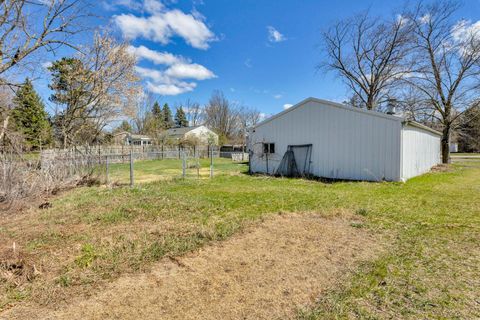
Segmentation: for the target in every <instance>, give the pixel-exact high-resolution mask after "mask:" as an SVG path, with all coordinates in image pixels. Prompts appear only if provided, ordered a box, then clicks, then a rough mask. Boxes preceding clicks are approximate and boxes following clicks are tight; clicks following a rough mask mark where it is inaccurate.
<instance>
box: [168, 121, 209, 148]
mask: <svg viewBox="0 0 480 320" xmlns="http://www.w3.org/2000/svg"><path fill="white" fill-rule="evenodd" d="M165 138H166V139H168V140H170V141H175V142H190V143H194V144H197V145H208V144H213V145H217V144H218V135H217V134H216V133H215V132H213V131H212V130H210V129H208V128H207V127H206V126H204V125H200V126H194V127H180V128H171V129H168V130H167V131H165Z"/></svg>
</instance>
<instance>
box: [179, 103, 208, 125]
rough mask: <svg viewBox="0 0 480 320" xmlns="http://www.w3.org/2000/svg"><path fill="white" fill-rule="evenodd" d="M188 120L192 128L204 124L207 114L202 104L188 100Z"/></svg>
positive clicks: (186, 108)
mask: <svg viewBox="0 0 480 320" xmlns="http://www.w3.org/2000/svg"><path fill="white" fill-rule="evenodd" d="M184 108H185V113H186V115H187V120H188V122H189V124H190V125H191V126H198V125H200V124H202V123H203V121H204V117H205V113H204V110H203V108H202V107H201V106H200V103H198V102H194V101H191V100H190V99H187V101H185V104H184Z"/></svg>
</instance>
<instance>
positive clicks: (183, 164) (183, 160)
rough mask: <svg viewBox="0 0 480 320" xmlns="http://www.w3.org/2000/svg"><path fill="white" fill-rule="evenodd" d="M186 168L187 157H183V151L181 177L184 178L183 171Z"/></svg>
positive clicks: (183, 154) (183, 155)
mask: <svg viewBox="0 0 480 320" xmlns="http://www.w3.org/2000/svg"><path fill="white" fill-rule="evenodd" d="M186 169H187V159H186V157H185V151H183V153H182V178H183V179H185V173H186V172H185V171H186Z"/></svg>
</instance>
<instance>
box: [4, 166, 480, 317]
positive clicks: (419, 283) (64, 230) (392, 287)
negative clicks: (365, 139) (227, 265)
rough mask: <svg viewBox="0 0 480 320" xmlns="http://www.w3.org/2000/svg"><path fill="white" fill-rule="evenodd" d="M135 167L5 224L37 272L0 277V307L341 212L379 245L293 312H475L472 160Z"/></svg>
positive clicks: (478, 269) (479, 173)
mask: <svg viewBox="0 0 480 320" xmlns="http://www.w3.org/2000/svg"><path fill="white" fill-rule="evenodd" d="M135 168H136V171H135V173H136V176H137V178H136V181H137V182H139V184H138V186H136V187H135V188H129V187H118V188H106V187H102V186H100V187H84V188H79V189H76V190H72V191H70V192H68V193H66V194H64V195H61V196H58V197H57V198H55V199H54V200H53V207H52V208H50V209H47V210H37V209H36V210H31V211H30V212H26V213H24V214H19V215H14V216H8V217H4V218H3V219H2V221H1V222H0V243H1V244H2V245H4V246H5V247H4V248H2V249H4V250H7V249H8V248H11V247H12V244H13V243H15V248H16V250H17V252H19V254H21V255H22V257H23V259H24V262H25V263H26V264H28V265H35V269H37V270H38V272H37V273H36V277H34V278H33V277H30V279H28V281H8V280H4V281H2V282H0V287H1V290H2V291H1V295H0V308H8V307H10V306H12V305H14V304H18V303H25V302H32V301H35V302H36V303H39V304H43V305H47V306H48V305H51V304H55V303H57V302H59V301H62V300H66V301H68V298H69V297H71V296H72V295H79V294H91V292H92V288H95V287H98V286H101V285H102V283H105V282H107V281H110V280H111V279H114V278H116V277H118V276H119V275H120V274H122V273H126V272H135V271H142V270H146V269H148V268H149V266H150V265H151V263H152V262H154V261H158V260H159V259H161V258H162V257H164V256H167V255H168V256H175V255H179V254H182V253H184V252H186V251H190V250H193V249H195V248H198V247H200V246H202V245H204V244H206V243H208V242H209V241H212V240H222V239H225V238H227V237H229V236H230V235H232V234H233V233H235V232H236V231H238V230H240V229H241V228H243V227H244V226H245V225H247V224H250V223H252V222H254V221H255V220H258V219H259V218H261V217H263V216H265V215H268V214H276V213H282V212H320V213H322V214H325V215H336V214H339V213H340V212H345V211H347V212H350V213H351V214H352V215H358V216H359V217H361V218H362V221H364V222H363V223H360V224H357V225H356V227H358V228H367V229H368V230H370V231H371V232H375V233H380V234H382V235H383V236H382V238H383V239H384V241H385V244H384V245H385V247H386V248H387V250H385V254H384V255H383V256H381V257H378V258H377V259H376V260H374V261H370V262H368V263H365V264H363V265H361V266H359V267H358V268H355V270H352V275H351V276H350V277H349V280H348V281H347V282H345V283H344V284H343V285H342V286H341V287H339V288H337V289H335V290H333V291H331V292H327V293H326V294H325V295H324V296H322V298H321V299H319V301H318V303H317V304H316V305H315V306H312V308H311V309H308V310H299V317H300V318H304V319H325V318H349V317H359V318H478V317H480V296H479V292H480V280H479V279H480V246H479V239H480V202H479V199H480V162H469V163H464V164H462V163H459V164H455V165H453V166H452V167H451V170H449V171H446V172H436V173H431V174H426V175H424V176H421V177H417V178H414V179H411V180H409V181H408V182H407V183H368V182H338V183H328V184H327V183H320V182H316V181H308V180H300V179H281V178H271V177H263V176H248V175H246V174H244V172H245V171H246V166H245V165H244V164H232V163H231V162H230V161H228V160H222V159H219V160H217V161H216V167H215V168H216V169H215V170H216V174H215V178H214V179H212V180H210V179H207V178H205V177H207V176H208V171H206V173H205V172H204V174H203V175H202V177H204V178H203V179H195V178H193V177H194V176H195V175H196V171H194V172H193V174H192V176H191V177H190V178H189V179H185V180H182V179H162V177H163V176H165V177H167V176H168V177H171V176H174V177H177V176H178V175H177V172H179V173H180V174H181V165H180V164H179V162H177V161H173V160H172V161H171V162H165V160H162V161H145V162H137V163H136V164H135ZM177 168H179V169H177ZM202 168H208V163H202ZM168 170H174V173H173V172H172V174H170V175H169V174H164V172H168ZM177 170H178V171H177ZM191 170H193V169H191ZM202 170H204V171H205V170H208V169H202ZM111 175H112V177H113V178H115V179H116V180H120V181H121V182H122V183H126V182H127V181H128V166H127V165H123V164H119V165H114V166H112V172H111ZM157 177H159V179H161V180H160V181H156V182H155V181H153V180H158V178H157ZM142 181H143V182H145V183H140V182H142ZM152 181H153V182H152ZM147 182H148V183H147ZM31 278H33V279H31Z"/></svg>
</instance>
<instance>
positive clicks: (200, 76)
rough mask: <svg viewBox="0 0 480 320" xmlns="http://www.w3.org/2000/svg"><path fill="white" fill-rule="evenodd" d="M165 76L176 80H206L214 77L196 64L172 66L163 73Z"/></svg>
mask: <svg viewBox="0 0 480 320" xmlns="http://www.w3.org/2000/svg"><path fill="white" fill-rule="evenodd" d="M165 74H166V75H167V76H169V77H173V78H177V79H196V80H206V79H211V78H215V77H216V75H215V74H214V73H213V72H212V71H210V70H208V69H207V68H205V67H204V66H202V65H200V64H197V63H178V64H174V65H173V66H171V67H169V68H168V69H167V70H166V71H165Z"/></svg>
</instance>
